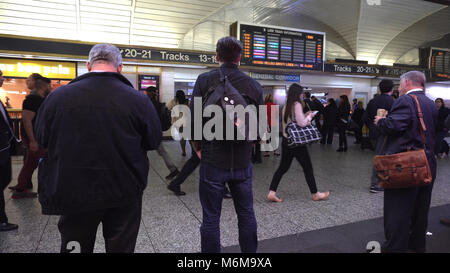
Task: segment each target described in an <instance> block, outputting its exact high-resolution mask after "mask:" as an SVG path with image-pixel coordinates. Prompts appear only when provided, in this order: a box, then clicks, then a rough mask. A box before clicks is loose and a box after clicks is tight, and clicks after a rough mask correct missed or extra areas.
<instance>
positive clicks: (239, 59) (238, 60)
mask: <svg viewBox="0 0 450 273" xmlns="http://www.w3.org/2000/svg"><path fill="white" fill-rule="evenodd" d="M241 57H242V54H239V58H238V59H237V63H239V62H240V61H241Z"/></svg>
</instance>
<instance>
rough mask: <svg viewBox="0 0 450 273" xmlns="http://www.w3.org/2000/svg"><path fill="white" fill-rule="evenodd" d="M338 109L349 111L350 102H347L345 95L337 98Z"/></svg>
mask: <svg viewBox="0 0 450 273" xmlns="http://www.w3.org/2000/svg"><path fill="white" fill-rule="evenodd" d="M339 108H341V109H342V108H344V109H348V111H350V108H351V107H350V101H349V100H348V97H347V95H341V96H340V97H339Z"/></svg>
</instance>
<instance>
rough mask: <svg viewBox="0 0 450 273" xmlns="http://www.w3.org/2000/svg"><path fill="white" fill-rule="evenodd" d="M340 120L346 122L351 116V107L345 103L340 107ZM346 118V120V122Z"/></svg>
mask: <svg viewBox="0 0 450 273" xmlns="http://www.w3.org/2000/svg"><path fill="white" fill-rule="evenodd" d="M338 116H339V119H338V122H340V123H345V124H346V122H347V121H348V118H349V117H350V107H348V106H346V105H345V104H342V105H340V106H339V107H338ZM344 120H345V121H346V122H344Z"/></svg>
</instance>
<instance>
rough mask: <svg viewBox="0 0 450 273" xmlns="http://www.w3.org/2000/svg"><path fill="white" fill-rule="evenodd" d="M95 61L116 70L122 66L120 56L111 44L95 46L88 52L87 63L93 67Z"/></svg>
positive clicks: (118, 51)
mask: <svg viewBox="0 0 450 273" xmlns="http://www.w3.org/2000/svg"><path fill="white" fill-rule="evenodd" d="M97 61H102V62H107V63H110V64H111V65H113V66H114V67H116V68H117V67H119V66H121V65H122V54H121V53H120V50H119V49H118V48H117V47H115V46H113V45H111V44H96V45H95V46H93V47H92V48H91V51H89V63H90V64H91V65H93V64H94V63H95V62H97Z"/></svg>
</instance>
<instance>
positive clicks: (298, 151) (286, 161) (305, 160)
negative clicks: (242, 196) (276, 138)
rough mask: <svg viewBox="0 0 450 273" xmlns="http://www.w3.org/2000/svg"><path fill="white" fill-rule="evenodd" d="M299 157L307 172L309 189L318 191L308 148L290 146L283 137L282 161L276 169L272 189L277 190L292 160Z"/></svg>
mask: <svg viewBox="0 0 450 273" xmlns="http://www.w3.org/2000/svg"><path fill="white" fill-rule="evenodd" d="M294 157H295V159H297V161H298V162H299V163H300V165H301V166H302V168H303V172H304V173H305V179H306V183H308V187H309V191H310V192H311V194H315V193H317V186H316V180H315V178H314V171H313V166H312V163H311V158H310V156H309V153H308V148H307V147H306V146H299V147H296V148H289V147H288V146H287V141H286V139H285V138H283V143H282V144H281V161H280V166H279V167H278V169H277V170H276V172H275V174H274V175H273V178H272V183H270V190H271V191H277V188H278V184H279V183H280V181H281V178H282V177H283V175H284V174H285V173H286V172H287V171H288V170H289V168H290V167H291V163H292V160H293V159H294Z"/></svg>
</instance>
